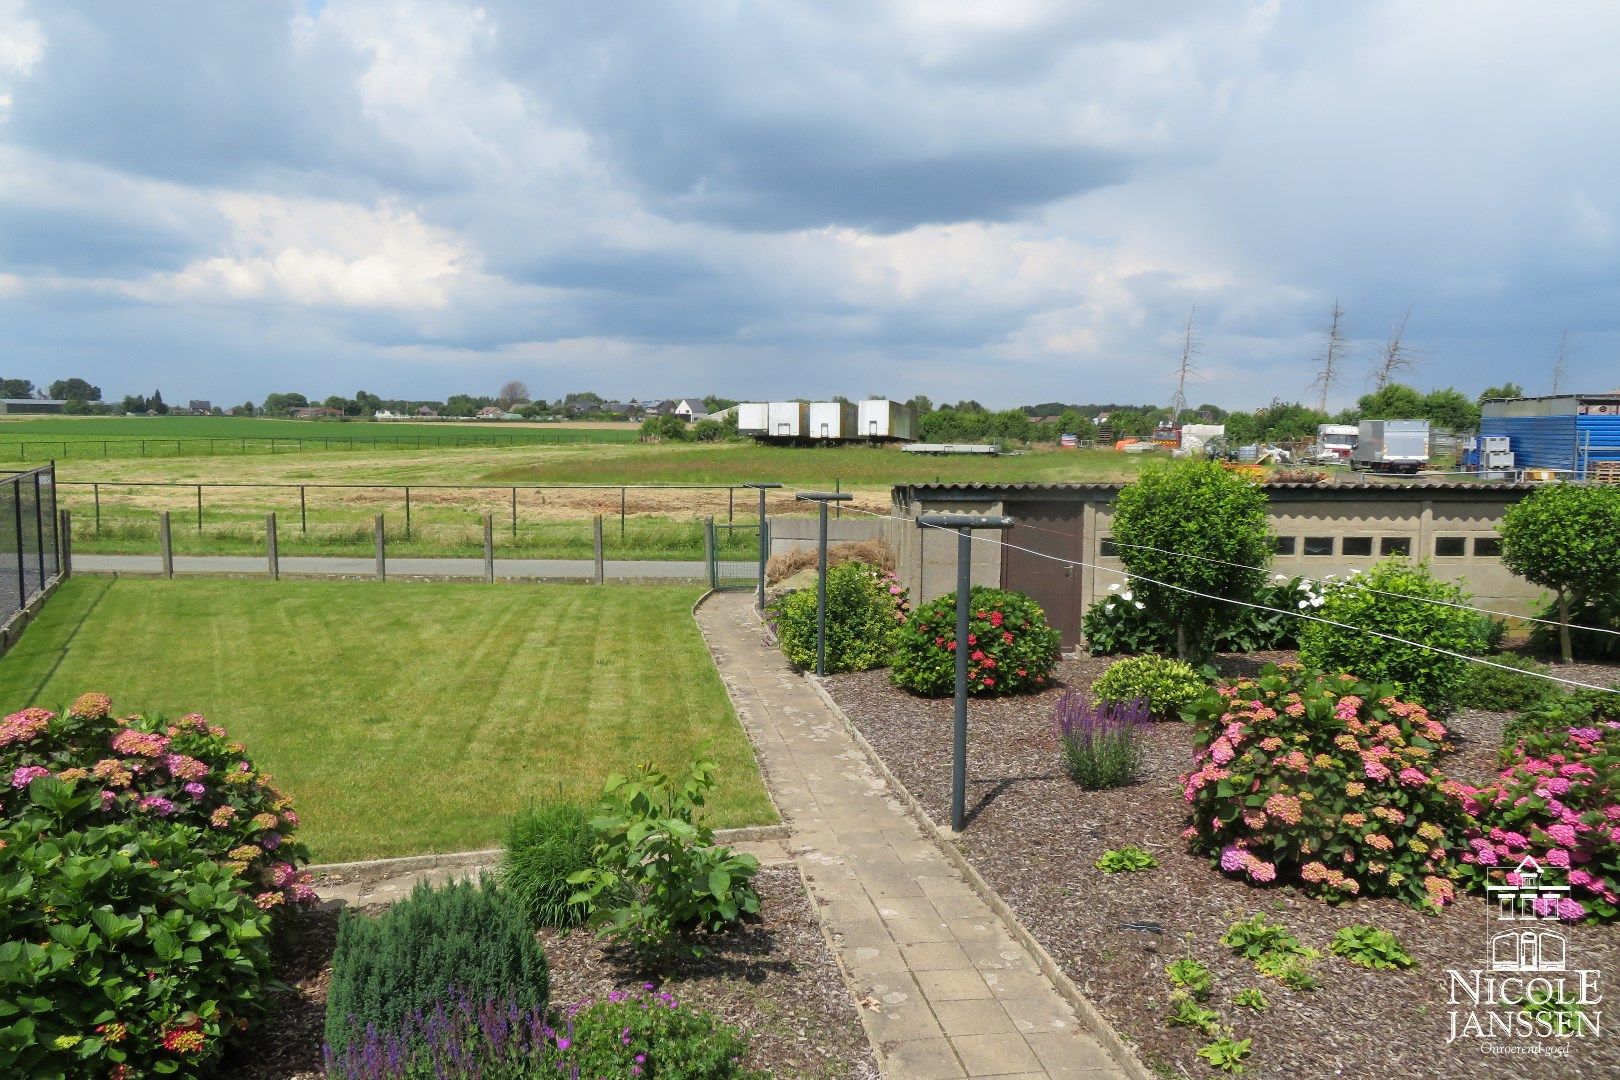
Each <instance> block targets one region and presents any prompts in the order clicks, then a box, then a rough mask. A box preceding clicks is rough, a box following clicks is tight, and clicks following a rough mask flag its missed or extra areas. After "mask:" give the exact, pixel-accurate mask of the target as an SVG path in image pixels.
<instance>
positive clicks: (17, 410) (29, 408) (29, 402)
mask: <svg viewBox="0 0 1620 1080" xmlns="http://www.w3.org/2000/svg"><path fill="white" fill-rule="evenodd" d="M66 404H67V402H66V401H57V400H56V399H55V398H26V397H25V398H0V414H5V415H13V414H21V413H59V412H61V411H62V406H64V405H66Z"/></svg>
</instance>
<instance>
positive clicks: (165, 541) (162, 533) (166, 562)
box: [158, 510, 174, 578]
mask: <svg viewBox="0 0 1620 1080" xmlns="http://www.w3.org/2000/svg"><path fill="white" fill-rule="evenodd" d="M158 547H159V548H160V550H161V554H162V556H163V576H164V577H166V578H172V577H174V538H173V537H172V535H171V534H170V532H169V512H168V511H167V510H165V511H163V514H162V515H161V516H160V517H159V518H158Z"/></svg>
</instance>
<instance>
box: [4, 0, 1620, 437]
mask: <svg viewBox="0 0 1620 1080" xmlns="http://www.w3.org/2000/svg"><path fill="white" fill-rule="evenodd" d="M1617 53H1620V5H1614V4H1610V3H1602V2H1590V3H1583V2H1559V3H1554V4H1533V5H1532V4H1523V3H1508V2H1489V0H1484V2H1482V0H1466V2H1465V0H1456V2H1442V0H1435V2H1426V3H1422V4H1413V3H1402V2H1398V0H1397V2H1387V3H1385V2H1376V0H1362V2H1358V3H1355V4H1329V3H1278V2H1269V3H1239V2H1221V0H1215V2H1209V0H1198V2H1194V0H1185V2H1181V0H1167V2H1162V3H1155V4H1130V3H1112V4H1102V3H1086V2H1081V0H1050V2H1048V0H997V2H996V3H993V4H987V3H980V2H975V0H894V2H884V0H821V2H818V3H798V2H792V0H774V2H772V3H770V4H754V3H741V2H732V3H718V2H706V0H690V2H684V3H680V4H670V3H667V2H656V0H627V2H623V3H614V4H563V3H559V4H534V3H531V2H526V0H484V2H482V3H473V2H465V0H389V2H383V0H324V2H320V0H235V2H222V0H166V2H165V3H163V4H126V3H116V2H113V0H97V2H90V0H0V374H3V375H5V376H9V377H23V378H31V379H33V380H34V381H35V382H36V383H40V384H42V385H43V384H45V383H48V382H50V381H51V380H53V379H57V378H64V377H68V376H81V377H84V378H87V379H89V380H90V381H91V382H93V383H96V384H97V385H99V386H101V387H102V388H103V390H104V391H105V392H106V394H107V395H109V396H112V397H118V396H122V395H123V394H125V393H132V392H141V393H149V392H150V391H151V390H152V389H154V388H161V389H162V391H163V393H164V396H165V398H166V399H167V400H170V401H174V400H179V399H186V398H209V399H212V400H214V401H215V402H216V403H217V404H231V403H235V402H240V401H242V400H245V399H253V400H259V399H262V398H263V396H264V395H265V394H266V393H269V392H273V391H298V392H301V393H305V394H309V395H311V396H314V397H324V396H326V395H328V394H333V393H337V394H343V395H345V396H349V395H353V394H354V392H355V391H357V390H360V389H365V390H368V391H370V392H372V393H376V394H380V395H381V396H383V397H385V398H394V397H403V398H434V399H442V398H443V397H445V396H447V395H449V394H451V393H458V392H470V393H488V394H493V393H494V392H495V391H496V390H497V388H498V387H499V386H500V385H501V384H502V383H504V382H505V381H507V380H509V379H519V380H522V381H523V382H524V383H525V384H527V386H528V388H529V389H530V391H531V392H532V393H533V394H534V395H536V396H538V397H546V398H556V397H560V396H561V395H562V394H564V393H568V392H573V391H584V390H593V391H596V392H598V393H602V394H604V395H605V396H608V397H636V398H645V397H673V396H684V395H689V394H706V393H718V394H721V395H724V396H728V397H734V398H744V399H747V398H766V397H823V396H829V395H832V394H845V395H848V396H850V397H864V396H867V395H869V394H882V395H886V396H892V397H898V398H905V397H910V396H911V395H913V394H925V395H927V396H928V397H930V398H932V399H933V400H934V401H935V402H943V401H954V400H957V399H960V398H973V399H976V400H978V401H981V402H983V403H984V404H986V405H989V406H992V407H1009V406H1012V405H1015V404H1022V403H1036V402H1045V401H1072V402H1106V401H1141V402H1168V400H1169V398H1170V395H1171V394H1172V393H1173V391H1174V377H1173V373H1174V371H1175V369H1176V367H1177V365H1178V363H1179V361H1180V357H1181V352H1182V344H1183V333H1184V331H1185V328H1186V324H1187V321H1188V318H1189V314H1191V315H1192V317H1193V337H1194V342H1195V349H1194V354H1193V364H1194V367H1195V369H1196V372H1197V375H1198V378H1197V379H1196V380H1195V381H1194V382H1193V383H1192V384H1190V385H1189V387H1188V390H1187V396H1188V398H1189V400H1190V401H1191V402H1192V403H1198V402H1204V401H1210V402H1214V403H1217V404H1221V405H1223V406H1226V407H1229V408H1247V407H1256V406H1259V405H1263V404H1265V403H1267V402H1268V401H1270V400H1271V399H1272V398H1274V397H1280V398H1283V399H1285V400H1304V401H1314V399H1315V394H1314V392H1313V391H1312V390H1310V388H1309V387H1310V383H1311V381H1312V379H1313V378H1314V376H1315V374H1316V372H1317V370H1318V368H1319V367H1320V363H1319V361H1320V356H1321V353H1322V343H1323V332H1324V330H1325V328H1326V324H1327V321H1328V316H1329V312H1330V310H1331V308H1332V305H1333V303H1334V301H1335V299H1337V300H1339V301H1340V302H1341V303H1342V304H1343V306H1344V309H1345V312H1346V320H1345V325H1346V329H1347V331H1348V333H1349V336H1350V341H1349V345H1348V348H1347V350H1346V355H1345V357H1344V360H1343V363H1342V365H1341V368H1342V378H1341V379H1340V381H1339V383H1338V385H1337V386H1335V387H1334V390H1333V392H1332V394H1331V396H1330V405H1331V406H1333V407H1335V408H1336V407H1339V406H1343V405H1346V404H1350V403H1352V402H1353V401H1354V399H1355V398H1356V397H1357V396H1358V395H1360V394H1362V393H1364V392H1366V390H1367V389H1368V385H1367V383H1368V373H1369V371H1370V369H1371V367H1372V365H1373V362H1374V358H1375V355H1376V353H1377V352H1378V348H1379V346H1380V345H1381V343H1382V342H1383V341H1384V340H1385V339H1386V338H1387V336H1388V335H1389V333H1390V332H1391V329H1392V327H1393V326H1394V325H1395V324H1396V323H1397V322H1399V321H1400V319H1401V318H1402V316H1403V315H1404V314H1405V313H1406V312H1407V311H1408V310H1410V313H1411V314H1410V319H1409V321H1408V323H1407V326H1406V341H1407V343H1408V344H1409V345H1410V346H1411V347H1412V348H1413V350H1414V354H1415V356H1416V357H1417V358H1418V360H1419V364H1418V366H1417V368H1416V369H1415V370H1414V371H1413V372H1411V373H1410V374H1409V375H1408V376H1407V378H1408V381H1411V382H1413V383H1415V384H1416V385H1418V386H1419V387H1421V388H1431V387H1439V386H1453V385H1454V386H1457V387H1458V388H1460V389H1463V390H1465V391H1467V392H1469V393H1470V394H1472V393H1475V392H1477V391H1478V390H1479V389H1481V388H1483V387H1485V386H1487V385H1495V384H1497V383H1500V382H1504V381H1516V382H1519V383H1522V384H1524V385H1525V386H1526V387H1527V388H1528V389H1529V391H1530V392H1532V393H1546V392H1549V391H1550V390H1551V379H1552V370H1553V366H1554V361H1555V357H1556V355H1557V353H1558V348H1559V340H1560V335H1561V334H1562V333H1564V332H1566V331H1567V334H1568V338H1567V340H1568V346H1567V354H1568V358H1567V364H1566V366H1567V370H1568V380H1567V381H1566V383H1565V389H1571V388H1573V389H1577V390H1608V389H1613V388H1615V387H1617V386H1620V183H1616V182H1615V177H1616V176H1620V137H1616V132H1620V63H1616V62H1615V59H1614V58H1615V56H1616V55H1617Z"/></svg>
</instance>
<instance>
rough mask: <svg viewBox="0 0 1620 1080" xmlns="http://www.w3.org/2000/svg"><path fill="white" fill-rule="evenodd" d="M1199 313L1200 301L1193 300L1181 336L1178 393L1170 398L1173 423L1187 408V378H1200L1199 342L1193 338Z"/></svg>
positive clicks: (1177, 377) (1177, 373)
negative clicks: (1195, 357)
mask: <svg viewBox="0 0 1620 1080" xmlns="http://www.w3.org/2000/svg"><path fill="white" fill-rule="evenodd" d="M1197 314H1198V303H1197V301H1194V302H1193V306H1192V309H1191V310H1189V311H1188V312H1187V329H1186V331H1185V332H1184V333H1183V334H1182V338H1181V363H1180V364H1179V365H1178V366H1177V367H1176V393H1175V396H1174V397H1172V398H1171V399H1170V422H1171V423H1172V424H1173V423H1175V422H1176V421H1177V420H1179V419H1181V414H1182V413H1183V412H1185V411H1186V409H1187V380H1189V379H1196V378H1198V369H1197V368H1195V367H1193V362H1192V358H1193V353H1194V352H1195V351H1196V350H1197V348H1198V342H1197V341H1195V340H1194V339H1193V316H1195V315H1197Z"/></svg>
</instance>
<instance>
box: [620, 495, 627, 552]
mask: <svg viewBox="0 0 1620 1080" xmlns="http://www.w3.org/2000/svg"><path fill="white" fill-rule="evenodd" d="M627 490H628V489H627V488H620V489H619V539H620V540H623V539H624V493H625V491H627Z"/></svg>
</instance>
